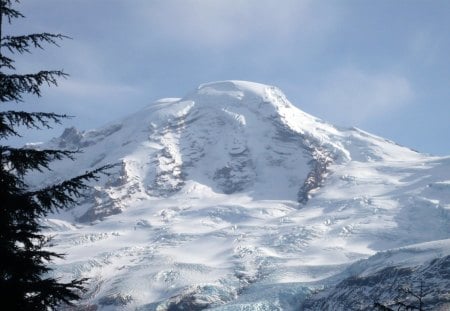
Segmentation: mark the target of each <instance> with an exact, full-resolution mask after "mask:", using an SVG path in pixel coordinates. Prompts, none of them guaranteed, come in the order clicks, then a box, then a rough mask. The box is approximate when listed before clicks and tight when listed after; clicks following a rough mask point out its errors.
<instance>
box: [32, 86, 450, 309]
mask: <svg viewBox="0 0 450 311" xmlns="http://www.w3.org/2000/svg"><path fill="white" fill-rule="evenodd" d="M45 147H46V148H48V147H57V148H69V149H78V148H82V149H83V150H84V152H83V153H82V154H80V156H79V157H78V158H77V160H76V161H75V162H71V161H62V162H59V163H56V164H55V165H54V167H53V171H52V172H50V173H49V174H46V175H45V176H30V180H32V181H33V182H35V183H36V184H45V183H52V182H55V181H58V180H61V179H64V178H68V177H71V176H76V175H77V174H79V173H83V172H85V171H86V170H89V169H93V168H95V167H98V166H101V165H103V164H107V163H118V166H117V170H116V171H114V172H113V173H114V174H112V175H111V176H109V177H104V178H103V179H102V180H101V182H99V183H98V184H96V185H95V187H94V189H93V190H92V191H91V193H90V196H89V198H87V199H86V200H85V201H84V202H83V204H82V205H81V206H77V207H75V208H73V209H70V210H67V211H65V212H62V213H59V214H55V215H51V216H49V218H48V219H45V220H44V222H45V224H46V225H48V226H49V230H48V231H49V234H51V235H53V236H55V238H54V239H53V242H52V244H53V245H52V249H53V250H54V251H56V252H62V253H65V254H67V256H66V257H65V259H63V260H57V261H55V262H54V267H55V269H56V270H55V273H56V274H57V275H58V276H60V277H62V278H63V279H65V278H66V279H72V278H74V277H76V278H79V277H88V278H89V279H90V281H89V283H88V292H87V293H86V295H85V297H84V299H83V301H82V302H81V305H80V306H82V307H86V308H87V307H89V306H91V307H93V306H97V308H98V310H202V309H211V310H227V311H228V310H230V311H231V310H233V311H234V310H303V309H305V310H352V308H353V309H354V310H364V308H369V307H371V305H372V304H373V301H380V302H383V303H391V302H392V301H393V299H394V298H395V295H396V291H397V290H398V288H399V287H400V286H401V285H404V284H405V283H406V284H407V285H410V286H411V287H412V288H417V286H418V283H419V282H422V283H424V284H425V289H427V290H428V291H427V292H426V301H427V303H428V307H431V308H435V309H436V310H440V309H439V308H442V310H448V309H445V308H450V290H449V288H450V284H449V280H450V273H449V270H450V259H449V258H450V257H449V256H450V157H433V156H429V155H424V154H420V153H417V152H415V151H412V150H410V149H408V148H405V147H402V146H399V145H396V144H395V143H393V142H391V141H388V140H385V139H383V138H380V137H377V136H374V135H371V134H369V133H366V132H364V131H361V130H359V129H356V128H340V127H335V126H333V125H330V124H328V123H326V122H324V121H322V120H319V119H317V118H315V117H313V116H311V115H308V114H307V113H304V112H302V111H301V110H299V109H298V108H296V107H295V106H294V105H292V104H291V103H290V102H289V101H288V100H287V99H286V97H285V95H284V94H283V93H282V92H281V91H280V90H279V89H277V88H275V87H272V86H266V85H262V84H257V83H252V82H244V81H223V82H214V83H208V84H204V85H201V86H200V87H199V88H198V89H197V90H195V91H193V92H191V93H190V94H188V95H187V96H185V97H184V98H181V99H174V98H170V99H162V100H159V101H157V102H155V103H153V104H151V105H149V106H148V107H146V108H145V109H144V110H142V111H139V112H137V113H135V114H132V115H130V116H128V117H125V118H124V119H122V120H118V121H116V122H112V123H110V124H108V125H106V126H104V127H102V128H99V129H97V130H91V131H84V132H81V131H78V130H76V129H74V128H71V129H66V131H65V132H64V133H63V135H62V136H61V137H59V138H55V139H53V140H52V141H51V142H49V143H47V144H46V145H45ZM386 269H388V270H386ZM389 269H390V270H389ZM402 269H403V270H402ZM405 269H406V270H405ZM380 271H381V272H380ZM383 271H384V272H383ZM386 271H390V273H386ZM399 271H400V272H402V274H399V273H400V272H399ZM355 282H356V283H355ZM358 282H359V283H358ZM355 284H356V285H355ZM393 289H394V290H393ZM361 297H364V299H363V298H361Z"/></svg>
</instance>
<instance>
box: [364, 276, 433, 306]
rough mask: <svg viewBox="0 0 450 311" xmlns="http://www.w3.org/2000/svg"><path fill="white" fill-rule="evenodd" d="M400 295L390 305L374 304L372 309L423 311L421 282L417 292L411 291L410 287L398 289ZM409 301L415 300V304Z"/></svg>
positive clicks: (423, 294) (423, 295)
mask: <svg viewBox="0 0 450 311" xmlns="http://www.w3.org/2000/svg"><path fill="white" fill-rule="evenodd" d="M399 290H400V293H399V294H400V295H399V297H397V298H396V299H395V301H394V302H393V303H392V304H391V305H390V306H388V305H385V304H382V303H380V302H375V303H374V305H373V306H374V307H375V308H376V310H380V311H402V310H405V311H413V310H418V311H423V308H424V305H423V298H424V297H425V293H424V290H423V282H420V289H419V291H418V292H415V291H413V290H412V289H411V288H410V287H400V289H399ZM411 299H413V300H414V299H415V300H416V303H413V302H410V300H411Z"/></svg>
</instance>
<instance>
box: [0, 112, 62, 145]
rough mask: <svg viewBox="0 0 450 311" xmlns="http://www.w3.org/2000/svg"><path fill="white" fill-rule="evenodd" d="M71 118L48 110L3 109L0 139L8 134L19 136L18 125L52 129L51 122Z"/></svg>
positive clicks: (0, 117) (0, 114) (0, 119)
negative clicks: (16, 128)
mask: <svg viewBox="0 0 450 311" xmlns="http://www.w3.org/2000/svg"><path fill="white" fill-rule="evenodd" d="M66 118H70V117H69V116H67V115H65V114H56V113H47V112H25V111H3V112H0V139H2V138H5V137H8V136H19V137H20V134H19V133H18V132H17V131H16V130H15V127H16V126H26V127H27V128H34V129H42V128H47V129H50V128H51V125H50V122H53V123H56V124H61V119H66Z"/></svg>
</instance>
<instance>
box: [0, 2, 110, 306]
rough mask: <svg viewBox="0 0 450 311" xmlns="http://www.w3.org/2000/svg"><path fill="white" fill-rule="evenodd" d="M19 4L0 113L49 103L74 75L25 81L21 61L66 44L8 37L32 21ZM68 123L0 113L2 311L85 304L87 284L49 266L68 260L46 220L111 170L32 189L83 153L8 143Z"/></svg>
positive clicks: (1, 49)
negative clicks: (12, 105)
mask: <svg viewBox="0 0 450 311" xmlns="http://www.w3.org/2000/svg"><path fill="white" fill-rule="evenodd" d="M18 2H19V1H18V0H0V40H1V41H0V105H1V104H3V103H6V102H16V103H17V104H20V103H21V102H22V101H23V96H24V95H25V94H31V95H36V96H41V87H42V86H55V85H56V84H57V79H58V78H61V77H65V76H66V74H65V73H64V72H63V71H60V70H42V71H39V72H36V73H18V72H17V71H16V68H15V67H14V60H13V56H14V55H20V54H24V53H29V52H30V50H31V49H32V48H39V49H42V48H43V45H45V44H55V45H57V41H58V40H61V39H64V38H66V37H65V36H64V35H61V34H51V33H33V34H27V35H19V36H9V35H4V32H2V29H4V27H5V26H10V25H11V23H12V22H13V21H14V20H15V19H17V18H23V17H24V16H23V15H22V14H21V13H20V11H18V10H16V9H15V8H14V7H15V5H17V4H18ZM65 118H67V116H66V115H63V114H56V113H39V112H33V113H30V112H25V111H17V110H15V111H5V110H2V109H1V107H0V309H2V310H49V309H53V308H54V307H56V306H58V305H60V304H64V303H68V304H71V303H72V302H73V301H75V300H76V299H79V294H80V290H82V289H83V283H84V281H85V280H84V279H79V280H73V281H71V282H68V283H63V282H60V281H59V280H58V279H56V278H54V277H52V276H51V273H50V272H51V269H50V268H49V267H48V263H49V262H50V261H51V260H52V259H55V258H58V257H62V256H63V255H62V254H58V253H55V252H52V251H51V250H49V249H48V248H46V245H47V243H48V238H47V237H46V236H45V235H44V234H43V233H42V229H43V227H42V225H41V221H40V220H41V218H42V217H45V216H46V215H47V214H48V213H50V212H54V211H57V210H60V209H64V208H67V207H68V206H71V205H73V204H76V202H77V199H78V198H79V197H80V196H82V195H83V191H84V190H85V189H86V188H87V187H88V185H87V182H89V181H92V180H97V179H98V176H99V174H100V173H104V172H105V170H106V169H108V168H109V167H110V166H106V167H102V168H99V169H97V170H94V171H91V172H87V173H85V174H84V175H81V176H78V177H75V178H72V179H70V180H66V181H63V182H61V183H58V184H54V185H50V186H47V187H45V188H41V189H33V188H32V187H31V186H30V185H28V184H27V183H26V180H25V176H26V175H27V174H29V173H30V172H34V173H36V172H38V173H39V172H42V171H44V170H46V169H49V165H50V164H51V162H52V161H55V160H61V159H63V158H71V159H72V158H73V157H74V155H75V154H76V151H67V150H47V149H43V150H39V149H33V148H27V147H23V148H14V147H10V146H9V145H8V144H7V139H8V138H11V137H13V136H20V135H19V132H18V127H21V126H22V127H27V128H32V129H36V130H37V129H42V128H50V127H51V125H52V124H53V123H60V122H61V120H63V119H65Z"/></svg>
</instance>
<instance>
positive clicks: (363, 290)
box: [303, 256, 450, 310]
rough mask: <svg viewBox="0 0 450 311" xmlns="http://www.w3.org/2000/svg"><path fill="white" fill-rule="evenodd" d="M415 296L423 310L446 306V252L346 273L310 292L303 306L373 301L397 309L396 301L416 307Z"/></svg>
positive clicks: (449, 282)
mask: <svg viewBox="0 0 450 311" xmlns="http://www.w3.org/2000/svg"><path fill="white" fill-rule="evenodd" d="M416 296H417V297H416ZM418 297H421V299H422V303H423V310H450V256H446V257H442V258H436V259H434V260H432V261H430V262H428V263H427V264H424V265H421V266H416V267H395V266H390V267H386V268H384V269H382V270H380V271H377V272H375V273H372V274H370V275H366V276H359V275H357V276H352V277H349V278H347V279H345V280H343V281H342V282H340V283H339V284H337V285H336V286H334V287H331V288H328V289H325V290H324V291H322V292H319V293H317V294H316V295H313V296H311V297H310V298H309V299H308V300H307V301H306V302H305V304H304V305H303V310H374V303H380V304H382V305H384V306H387V307H389V308H391V309H394V310H397V308H398V307H399V305H398V303H399V302H400V303H404V304H407V305H411V306H414V307H416V308H419V298H418ZM401 310H404V309H401Z"/></svg>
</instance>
